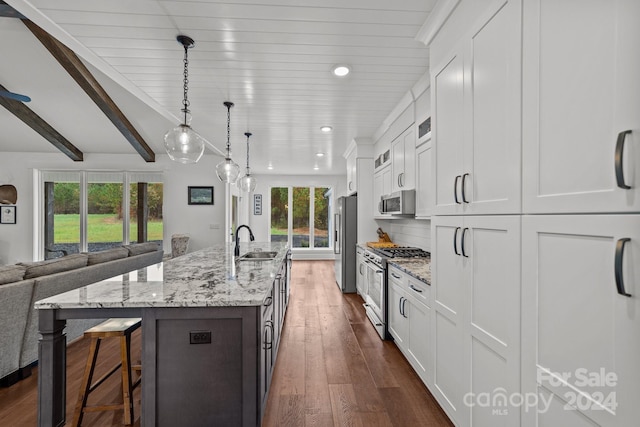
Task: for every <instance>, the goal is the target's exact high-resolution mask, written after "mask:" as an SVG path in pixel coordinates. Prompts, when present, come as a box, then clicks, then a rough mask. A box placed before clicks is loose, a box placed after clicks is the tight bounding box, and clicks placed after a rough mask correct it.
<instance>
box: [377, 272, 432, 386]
mask: <svg viewBox="0 0 640 427" xmlns="http://www.w3.org/2000/svg"><path fill="white" fill-rule="evenodd" d="M388 274H389V276H388V279H389V280H388V281H389V326H388V328H389V333H390V334H391V336H392V337H393V338H394V340H395V342H396V345H397V346H398V348H399V349H400V351H402V353H403V354H404V355H405V357H406V358H407V360H408V361H409V363H410V364H411V366H412V367H413V369H414V370H415V371H416V372H417V373H418V375H419V376H420V378H421V379H422V381H423V382H424V383H425V384H426V385H429V384H430V383H431V382H432V370H431V366H432V362H431V353H430V348H431V342H430V332H431V327H430V323H431V308H430V307H429V304H430V286H429V285H427V284H426V283H424V282H421V281H419V280H417V279H414V278H413V277H411V276H409V275H408V274H406V273H404V272H402V271H401V270H399V269H398V268H396V267H393V266H391V267H390V268H389V271H388Z"/></svg>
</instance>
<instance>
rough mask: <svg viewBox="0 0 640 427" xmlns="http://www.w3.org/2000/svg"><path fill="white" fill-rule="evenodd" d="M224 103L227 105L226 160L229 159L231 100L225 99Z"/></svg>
mask: <svg viewBox="0 0 640 427" xmlns="http://www.w3.org/2000/svg"><path fill="white" fill-rule="evenodd" d="M224 105H225V106H226V107H227V160H229V159H231V107H233V102H229V101H226V102H225V103H224Z"/></svg>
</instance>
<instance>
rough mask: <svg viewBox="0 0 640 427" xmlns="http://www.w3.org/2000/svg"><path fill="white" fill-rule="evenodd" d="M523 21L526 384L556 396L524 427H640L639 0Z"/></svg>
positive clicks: (556, 6) (603, 1) (603, 2)
mask: <svg viewBox="0 0 640 427" xmlns="http://www.w3.org/2000/svg"><path fill="white" fill-rule="evenodd" d="M567 23H570V25H569V26H568V27H567ZM523 24H524V32H523V71H524V73H523V85H522V90H523V163H522V164H523V169H522V173H523V213H524V214H525V215H524V216H523V221H522V242H523V247H522V250H523V253H522V268H523V274H522V295H523V304H522V322H523V324H522V326H523V327H522V331H523V332H522V354H523V357H522V369H523V371H522V381H523V393H525V394H529V395H535V396H540V397H541V398H543V397H544V398H546V399H547V400H548V401H550V402H551V403H550V404H545V403H541V404H539V405H538V411H523V425H525V426H547V425H562V426H567V427H582V426H590V427H591V426H614V427H617V426H619V427H622V426H631V425H637V423H638V419H640V405H639V402H640V363H639V360H640V358H639V357H640V356H639V355H640V269H639V268H638V266H640V215H638V214H639V213H640V83H639V82H638V76H639V75H640V55H639V54H638V52H640V2H638V1H634V0H618V1H610V0H590V1H585V2H578V3H575V2H570V1H564V0H563V1H556V0H537V1H526V2H524V13H523ZM595 53H597V59H596V60H594V54H595ZM601 213H604V215H600V214H601ZM559 214H563V215H559ZM541 400H542V399H541Z"/></svg>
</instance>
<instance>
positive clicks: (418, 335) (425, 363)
mask: <svg viewBox="0 0 640 427" xmlns="http://www.w3.org/2000/svg"><path fill="white" fill-rule="evenodd" d="M407 306H408V308H407V309H406V310H405V314H406V315H407V316H408V317H409V339H408V341H409V349H408V353H409V355H410V358H411V359H412V363H411V364H412V365H413V367H414V369H415V370H416V372H417V373H418V375H419V376H420V378H422V381H424V382H425V383H426V384H429V385H431V383H432V381H433V378H432V372H433V370H432V366H431V364H432V357H431V354H432V350H433V349H432V347H431V309H430V308H429V307H427V306H426V305H424V304H421V303H419V302H417V301H415V300H414V299H413V298H411V299H409V303H407Z"/></svg>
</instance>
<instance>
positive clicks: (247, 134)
mask: <svg viewBox="0 0 640 427" xmlns="http://www.w3.org/2000/svg"><path fill="white" fill-rule="evenodd" d="M245 135H246V136H247V172H249V137H250V136H251V132H246V133H245Z"/></svg>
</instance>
